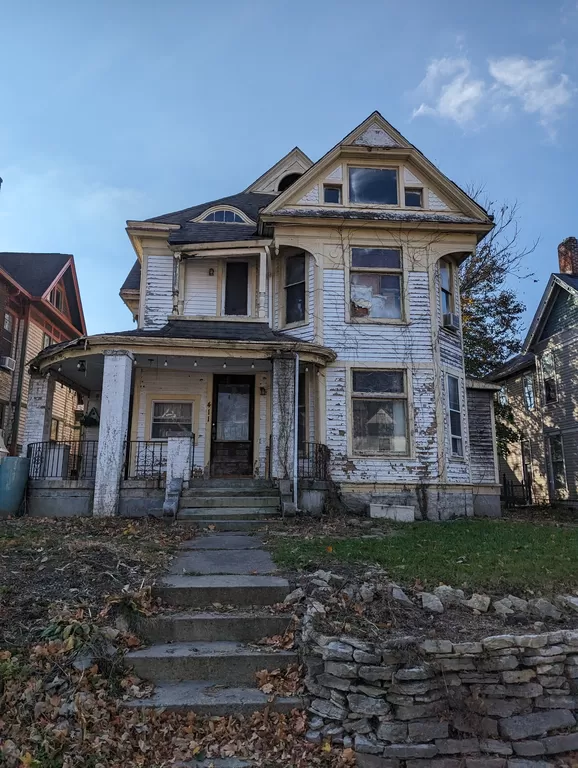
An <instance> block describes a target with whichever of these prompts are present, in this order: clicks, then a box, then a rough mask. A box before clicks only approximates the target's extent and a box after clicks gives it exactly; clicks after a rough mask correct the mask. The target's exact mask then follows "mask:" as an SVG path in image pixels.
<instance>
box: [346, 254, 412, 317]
mask: <svg viewBox="0 0 578 768" xmlns="http://www.w3.org/2000/svg"><path fill="white" fill-rule="evenodd" d="M401 279H402V269H401V251H400V250H399V249H398V248H352V249H351V273H350V301H351V303H350V314H351V318H352V319H355V318H364V317H367V318H381V319H391V320H400V319H401V317H402V307H401V305H402V301H401Z"/></svg>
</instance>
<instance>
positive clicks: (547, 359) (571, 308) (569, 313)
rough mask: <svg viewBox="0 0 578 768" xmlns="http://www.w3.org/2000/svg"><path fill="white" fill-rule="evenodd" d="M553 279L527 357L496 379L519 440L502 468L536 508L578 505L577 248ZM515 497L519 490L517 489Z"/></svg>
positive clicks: (568, 247)
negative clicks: (562, 503) (557, 503)
mask: <svg viewBox="0 0 578 768" xmlns="http://www.w3.org/2000/svg"><path fill="white" fill-rule="evenodd" d="M558 261H559V267H560V272H559V273H555V274H552V275H551V276H550V279H549V281H548V285H547V286H546V290H545V291H544V295H543V296H542V300H541V301H540V305H539V306H538V309H537V311H536V314H535V315H534V319H533V320H532V324H531V326H530V329H529V331H528V334H527V336H526V339H525V342H524V347H523V351H522V354H520V355H517V356H516V357H514V358H512V359H511V360H509V361H508V362H507V363H506V364H505V365H504V366H502V367H501V368H499V369H498V370H496V371H495V372H494V373H493V374H492V375H491V376H490V377H488V378H489V379H490V380H491V381H493V382H495V383H496V384H499V385H500V386H501V390H500V392H499V394H498V397H499V398H500V400H501V401H502V402H503V403H504V404H506V403H507V404H508V405H509V406H510V408H511V410H512V413H513V417H514V427H515V429H516V430H517V431H518V433H519V435H520V439H519V440H518V441H516V442H514V443H510V444H509V445H508V454H507V456H505V457H503V458H502V459H501V460H500V472H501V475H502V477H503V478H505V479H506V481H509V482H511V483H512V482H513V483H514V484H523V485H524V489H522V488H520V489H518V494H519V495H522V493H523V491H524V490H525V491H526V500H527V501H529V502H532V503H543V502H547V501H568V502H575V503H578V389H577V384H578V240H577V239H576V238H575V237H568V238H567V239H566V240H564V241H563V242H561V243H560V245H559V246H558ZM514 490H515V489H514Z"/></svg>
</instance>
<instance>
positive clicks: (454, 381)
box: [448, 376, 464, 456]
mask: <svg viewBox="0 0 578 768" xmlns="http://www.w3.org/2000/svg"><path fill="white" fill-rule="evenodd" d="M448 404H449V413H450V439H451V448H452V456H463V455H464V441H463V438H462V409H461V403H460V380H459V379H458V378H457V377H456V376H448Z"/></svg>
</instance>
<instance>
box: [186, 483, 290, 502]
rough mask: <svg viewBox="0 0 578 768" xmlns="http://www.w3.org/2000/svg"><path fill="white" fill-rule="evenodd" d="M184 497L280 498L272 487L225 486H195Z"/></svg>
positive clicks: (188, 489)
mask: <svg viewBox="0 0 578 768" xmlns="http://www.w3.org/2000/svg"><path fill="white" fill-rule="evenodd" d="M181 495H182V497H183V498H185V499H189V498H195V497H197V496H206V497H208V498H210V497H213V496H237V497H243V496H278V495H279V494H278V491H277V489H276V488H273V487H272V486H271V485H265V486H261V485H258V486H250V487H249V486H247V487H244V486H239V485H238V486H234V485H223V486H219V487H217V488H211V487H209V488H205V487H203V486H200V485H199V486H193V487H191V488H184V489H183V492H182V494H181Z"/></svg>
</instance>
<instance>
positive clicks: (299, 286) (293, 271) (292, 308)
mask: <svg viewBox="0 0 578 768" xmlns="http://www.w3.org/2000/svg"><path fill="white" fill-rule="evenodd" d="M304 321H305V254H304V253H298V254H295V255H294V256H288V257H287V260H286V261H285V325H290V324H291V323H301V322H304Z"/></svg>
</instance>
